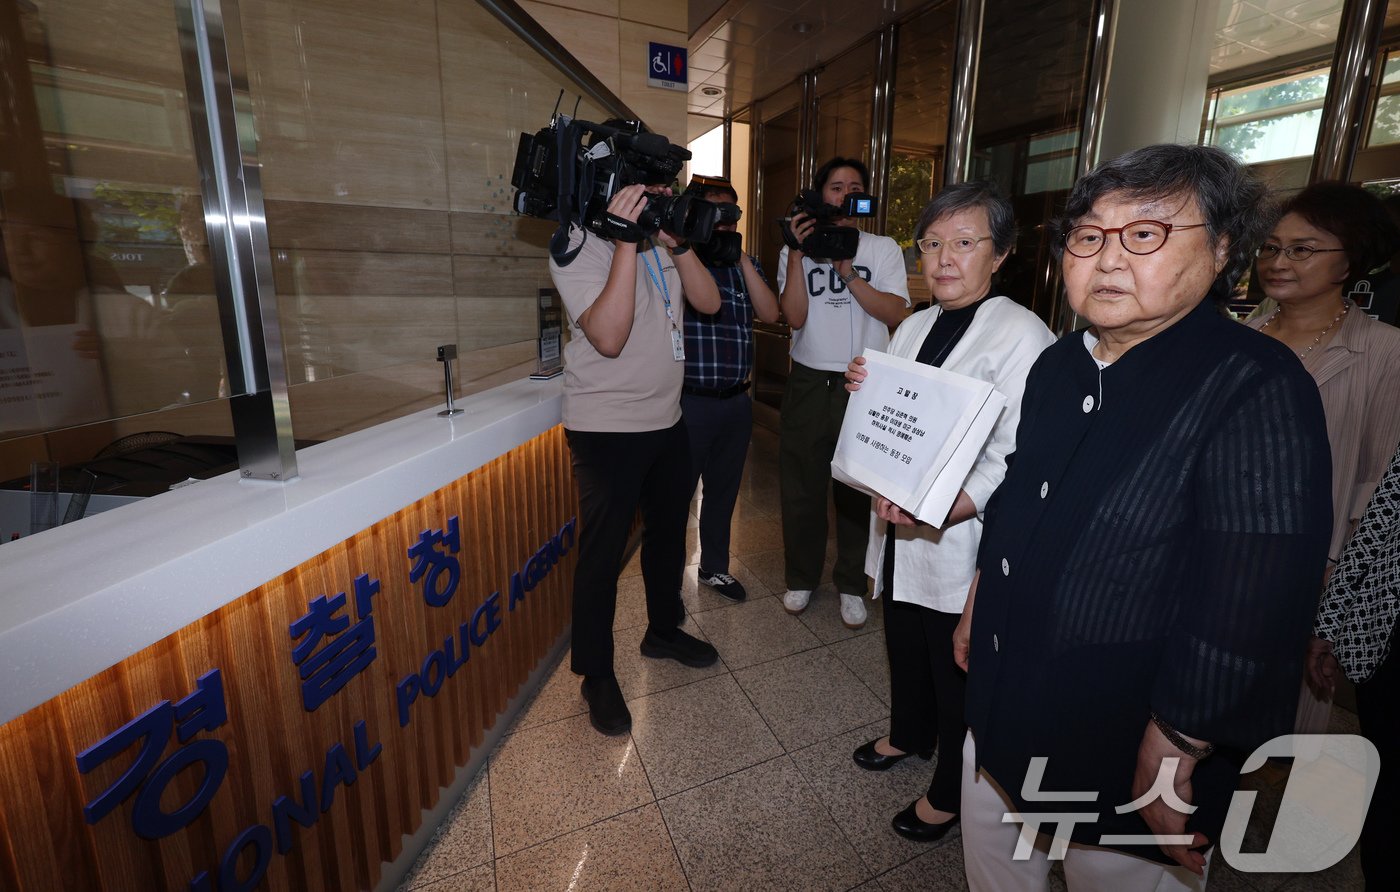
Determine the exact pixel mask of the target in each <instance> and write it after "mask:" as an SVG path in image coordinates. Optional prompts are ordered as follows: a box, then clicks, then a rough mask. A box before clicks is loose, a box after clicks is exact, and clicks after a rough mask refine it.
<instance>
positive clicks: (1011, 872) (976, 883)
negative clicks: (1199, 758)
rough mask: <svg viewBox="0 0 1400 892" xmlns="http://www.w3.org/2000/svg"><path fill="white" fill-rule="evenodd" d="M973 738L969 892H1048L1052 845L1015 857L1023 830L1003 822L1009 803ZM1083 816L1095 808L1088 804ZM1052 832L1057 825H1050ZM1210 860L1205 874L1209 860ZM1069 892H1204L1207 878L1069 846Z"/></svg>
mask: <svg viewBox="0 0 1400 892" xmlns="http://www.w3.org/2000/svg"><path fill="white" fill-rule="evenodd" d="M976 765H977V751H976V747H975V745H974V743H973V740H972V732H971V731H969V732H968V733H967V737H966V738H965V739H964V741H963V780H962V813H961V817H962V842H963V862H964V864H965V866H966V868H967V885H968V888H969V889H970V890H971V892H1045V890H1048V889H1049V888H1050V867H1051V865H1052V864H1053V862H1052V861H1051V859H1050V857H1049V839H1048V837H1047V835H1046V834H1044V833H1042V834H1041V836H1040V840H1039V841H1038V842H1037V844H1036V846H1035V848H1034V849H1033V850H1032V851H1031V854H1030V857H1029V858H1027V859H1024V860H1019V861H1018V860H1016V859H1014V858H1013V857H1012V855H1013V853H1014V852H1015V851H1016V843H1017V841H1018V840H1019V839H1020V836H1021V827H1022V824H1021V823H1019V822H1015V821H1013V822H1003V821H1002V815H1004V814H1007V813H1008V812H1014V811H1015V810H1016V808H1015V806H1014V805H1012V804H1011V800H1010V799H1009V798H1008V797H1007V796H1006V794H1005V793H1004V792H1003V791H1002V789H1001V787H1000V786H998V785H997V783H996V781H994V780H992V779H991V777H989V776H988V775H987V774H985V773H984V772H981V771H976ZM1084 806H1085V807H1084V809H1083V811H1085V812H1091V811H1094V810H1095V808H1096V807H1098V804H1097V803H1092V802H1086V803H1084ZM1046 829H1048V830H1052V829H1053V825H1049V824H1047V825H1046ZM1212 854H1214V849H1212V850H1211V851H1210V852H1209V853H1207V855H1206V873H1207V874H1209V872H1210V856H1211V855H1212ZM1064 868H1065V880H1066V882H1067V883H1068V885H1069V889H1070V892H1205V888H1206V878H1205V877H1204V876H1199V877H1198V876H1196V875H1195V874H1194V873H1192V872H1191V871H1189V870H1187V869H1186V868H1184V867H1177V866H1173V867H1168V866H1166V865H1164V864H1158V863H1157V862H1155V861H1149V860H1148V859H1146V858H1139V857H1137V856H1135V855H1129V854H1126V853H1124V852H1120V851H1117V850H1115V849H1106V848H1102V847H1100V846H1090V845H1081V844H1079V843H1070V844H1069V848H1068V850H1067V851H1066V852H1065V855H1064Z"/></svg>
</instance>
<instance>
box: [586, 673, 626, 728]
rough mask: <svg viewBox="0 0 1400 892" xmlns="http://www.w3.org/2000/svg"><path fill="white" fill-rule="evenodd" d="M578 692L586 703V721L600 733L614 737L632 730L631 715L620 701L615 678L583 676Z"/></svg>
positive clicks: (609, 676) (619, 689) (619, 691)
mask: <svg viewBox="0 0 1400 892" xmlns="http://www.w3.org/2000/svg"><path fill="white" fill-rule="evenodd" d="M580 691H581V693H582V694H583V699H584V700H585V701H587V703H588V720H589V721H590V722H592V723H593V727H594V728H597V729H598V731H599V732H600V733H603V734H607V735H609V736H615V735H618V734H626V733H627V732H628V731H630V730H632V713H630V712H628V711H627V704H626V703H624V702H623V701H622V688H620V687H618V686H617V676H615V675H585V676H584V677H583V685H582V687H581V688H580Z"/></svg>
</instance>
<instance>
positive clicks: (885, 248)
mask: <svg viewBox="0 0 1400 892" xmlns="http://www.w3.org/2000/svg"><path fill="white" fill-rule="evenodd" d="M787 259H788V249H787V246H786V245H784V246H783V249H782V250H781V251H780V252H778V291H779V292H781V291H782V290H783V286H784V285H785V284H786V283H787V268H788V264H787ZM853 266H854V268H855V271H856V274H857V275H859V276H860V277H861V278H862V279H864V280H865V281H867V282H869V283H870V284H871V285H872V286H873V287H874V288H875V289H876V290H877V291H886V292H889V293H890V294H897V295H899V296H900V297H902V298H904V304H905V306H908V305H909V280H908V277H907V276H906V274H905V272H904V256H903V255H902V254H901V253H900V251H899V244H898V243H897V242H896V241H895V240H894V239H892V238H889V237H888V236H883V235H871V234H870V233H868V232H862V233H861V234H860V242H859V244H858V245H857V246H856V256H855V259H854V261H853ZM802 271H803V273H804V274H805V275H806V278H807V302H808V303H807V321H806V323H804V324H803V326H802V327H801V328H797V329H793V332H792V360H793V362H797V363H801V364H802V365H805V366H806V367H807V368H809V369H818V370H821V371H824V372H841V371H845V369H846V366H847V365H848V364H849V363H850V361H851V358H852V357H855V356H859V355H860V354H862V353H864V352H865V351H866V350H884V349H885V348H886V347H888V346H889V343H890V330H889V327H888V326H886V325H885V323H883V322H881V321H880V320H879V319H876V318H875V317H874V316H871V315H870V314H869V313H867V312H865V309H864V308H863V307H862V306H861V305H860V303H859V302H857V301H856V300H855V298H853V297H852V296H851V292H850V289H849V288H847V287H846V283H845V282H843V281H841V277H840V275H838V274H837V272H836V268H835V267H834V266H833V265H832V264H831V263H830V262H825V261H823V262H820V263H819V262H817V261H815V260H813V259H812V258H810V257H806V256H804V257H803V258H802Z"/></svg>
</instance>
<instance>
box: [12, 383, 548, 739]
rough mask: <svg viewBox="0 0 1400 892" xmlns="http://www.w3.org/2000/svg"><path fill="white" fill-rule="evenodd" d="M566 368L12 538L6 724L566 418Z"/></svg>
mask: <svg viewBox="0 0 1400 892" xmlns="http://www.w3.org/2000/svg"><path fill="white" fill-rule="evenodd" d="M562 394H563V384H562V379H560V378H556V379H554V380H552V381H529V380H522V381H515V382H512V383H510V384H505V385H502V386H501V387H497V388H494V389H492V390H488V391H485V392H483V393H479V394H475V395H473V396H470V397H467V398H465V399H463V400H461V401H459V402H458V403H457V405H458V406H459V407H460V408H462V409H465V410H466V411H465V413H464V414H462V415H459V416H456V417H455V418H451V419H448V418H439V417H438V416H437V410H436V409H429V410H424V411H422V412H418V413H415V414H413V415H409V416H406V417H404V418H400V419H396V420H394V421H390V422H386V423H384V424H381V425H378V426H376V427H373V428H370V429H368V430H364V431H359V432H357V433H354V434H349V435H347V436H344V437H340V438H338V439H335V440H331V441H330V442H327V443H322V444H320V445H317V446H311V447H308V448H307V449H303V450H301V451H299V452H298V453H297V465H298V470H299V472H300V477H299V478H298V479H296V480H293V481H291V482H290V483H286V484H278V483H269V482H261V481H245V480H241V479H239V475H238V473H237V472H232V473H229V474H225V475H222V476H220V477H215V478H213V479H210V480H205V481H201V482H199V483H195V484H191V485H189V486H184V487H181V488H180V489H176V490H174V491H172V492H167V493H163V494H161V495H159V496H155V497H153V498H149V499H145V500H144V501H142V502H140V503H138V504H133V505H128V506H126V507H123V508H120V509H117V510H114V511H108V512H105V513H103V514H97V515H94V516H92V517H87V518H84V519H83V520H80V521H78V522H76V523H71V524H66V525H64V526H61V527H57V528H55V529H52V530H49V531H48V532H45V533H43V534H40V535H37V536H31V537H28V538H25V539H20V540H17V541H15V542H10V543H6V544H5V545H4V546H0V679H3V683H0V724H4V723H5V722H7V721H9V720H10V719H11V718H13V717H15V716H17V715H20V714H22V713H24V712H27V711H28V710H30V709H32V708H34V707H35V706H38V705H39V704H41V703H43V702H45V701H46V700H48V699H50V698H52V697H54V696H56V695H58V694H61V693H62V692H64V691H66V690H67V689H68V688H70V687H72V686H74V685H75V684H78V683H79V682H82V681H84V680H86V679H88V678H91V677H92V676H94V675H96V674H97V673H99V672H101V671H102V670H104V669H106V668H108V667H109V666H112V665H114V664H116V663H118V662H120V661H121V660H123V659H125V658H127V657H129V656H131V655H132V654H134V653H136V652H137V651H139V650H141V649H142V648H145V647H147V646H148V645H151V644H154V643H155V642H157V641H159V640H161V639H162V638H164V637H165V636H167V635H169V634H171V633H173V632H175V631H178V630H179V629H181V628H183V627H185V626H187V625H189V624H190V623H192V622H194V621H195V620H197V619H199V618H200V617H203V616H205V615H207V614H209V613H211V612H213V611H215V610H217V609H218V608H220V607H222V606H224V605H225V604H228V603H229V602H231V601H233V600H235V599H237V598H239V597H241V596H243V595H244V594H247V593H248V592H250V591H252V590H253V589H255V588H257V587H258V586H260V585H262V584H263V583H265V582H267V581H269V580H271V579H274V578H276V577H277V576H278V575H280V574H282V573H285V572H286V571H288V570H290V569H292V568H293V567H295V566H297V565H298V564H301V563H304V562H305V561H307V560H308V559H310V558H312V557H314V556H315V555H317V554H320V553H321V552H323V551H325V550H326V549H328V548H330V547H331V546H333V545H335V544H336V543H338V542H341V541H343V540H345V539H348V538H349V537H351V536H353V535H355V534H356V533H358V532H360V531H361V530H363V529H365V528H366V527H369V526H371V525H372V524H374V523H376V522H378V521H380V520H382V519H384V518H385V517H388V516H389V515H391V514H393V513H394V512H396V511H398V510H399V509H401V508H403V507H405V506H407V505H411V504H413V503H414V502H416V501H418V500H419V499H421V498H423V497H424V496H426V495H428V494H429V493H432V492H434V491H436V490H438V489H441V488H442V487H443V486H446V485H447V484H448V483H451V482H452V481H453V480H456V479H457V478H459V477H461V476H463V475H465V474H467V473H469V472H471V471H473V470H475V469H476V468H479V467H481V466H482V465H484V464H486V463H487V462H489V461H491V460H492V459H494V458H497V457H499V456H501V455H504V454H505V453H506V452H509V451H510V450H511V449H513V448H515V447H516V446H518V445H520V444H521V443H524V442H525V441H527V440H530V439H532V438H533V437H535V436H538V435H539V434H541V433H543V432H545V431H547V430H549V429H550V428H552V427H554V426H555V425H556V424H558V423H559V420H560V404H561V398H562Z"/></svg>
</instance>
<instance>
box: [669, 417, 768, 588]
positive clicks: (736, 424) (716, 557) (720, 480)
mask: <svg viewBox="0 0 1400 892" xmlns="http://www.w3.org/2000/svg"><path fill="white" fill-rule="evenodd" d="M681 415H682V416H683V417H684V418H685V429H686V431H687V432H688V433H689V434H690V469H691V473H690V491H691V492H692V493H694V492H695V484H696V483H698V482H700V481H701V480H704V481H705V495H704V498H703V500H702V501H701V503H700V569H701V570H705V571H707V572H709V573H728V572H729V527H730V525H731V523H732V522H733V520H734V503H735V502H737V501H738V500H739V481H740V480H741V479H742V478H743V476H744V459H745V458H747V457H748V452H749V437H750V436H751V435H752V434H753V401H752V400H750V399H749V395H748V394H747V393H740V394H737V395H735V396H731V397H729V398H727V399H716V398H714V397H709V396H691V395H689V394H685V395H682V396H681Z"/></svg>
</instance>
